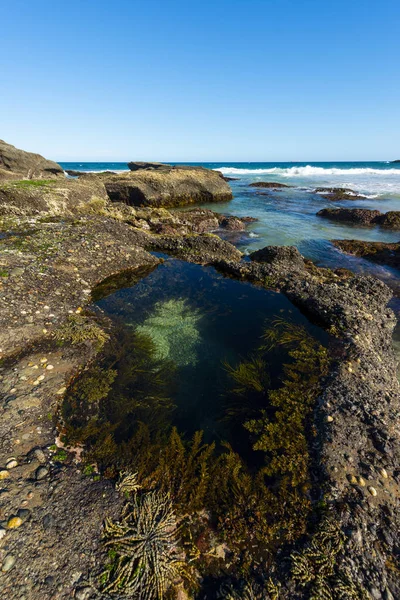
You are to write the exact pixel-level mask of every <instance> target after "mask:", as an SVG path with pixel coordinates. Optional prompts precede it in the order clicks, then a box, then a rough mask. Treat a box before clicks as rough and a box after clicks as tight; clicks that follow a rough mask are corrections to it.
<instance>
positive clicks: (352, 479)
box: [347, 475, 357, 485]
mask: <svg viewBox="0 0 400 600" xmlns="http://www.w3.org/2000/svg"><path fill="white" fill-rule="evenodd" d="M347 479H348V481H349V483H351V485H357V478H356V477H355V476H354V475H347Z"/></svg>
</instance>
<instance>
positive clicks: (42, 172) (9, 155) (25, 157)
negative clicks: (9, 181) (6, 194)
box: [0, 140, 65, 179]
mask: <svg viewBox="0 0 400 600" xmlns="http://www.w3.org/2000/svg"><path fill="white" fill-rule="evenodd" d="M0 169H1V170H2V172H3V174H4V172H5V173H7V172H9V173H10V174H11V178H15V176H14V174H15V173H18V175H19V176H20V178H21V179H22V178H23V177H24V178H27V179H53V178H55V177H58V176H62V177H65V174H64V171H63V169H62V167H60V165H58V164H57V163H56V162H53V161H52V160H47V159H46V158H44V157H43V156H41V155H40V154H34V153H33V152H25V150H19V149H18V148H15V146H12V145H11V144H7V143H6V142H4V141H3V140H0Z"/></svg>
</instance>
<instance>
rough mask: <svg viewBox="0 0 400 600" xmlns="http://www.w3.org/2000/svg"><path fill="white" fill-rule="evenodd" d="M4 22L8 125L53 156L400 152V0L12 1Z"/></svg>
mask: <svg viewBox="0 0 400 600" xmlns="http://www.w3.org/2000/svg"><path fill="white" fill-rule="evenodd" d="M0 24H1V35H0V138H2V139H5V140H6V141H8V142H10V143H13V144H14V145H16V146H18V147H22V148H24V149H27V150H31V151H37V152H40V153H41V154H44V155H45V156H47V157H48V158H52V159H55V160H59V161H63V160H64V161H66V160H71V161H74V160H99V161H103V160H129V159H131V160H135V159H136V160H140V159H145V160H150V159H153V160H162V161H168V160H170V161H180V160H181V161H223V160H224V161H233V160H236V161H253V160H259V161H279V160H282V161H286V160H293V161H297V160H299V161H307V160H309V161H312V160H313V161H316V160H321V161H323V160H381V159H382V160H385V159H396V158H400V2H399V0H380V1H378V0H364V1H361V0H345V1H344V0H214V1H213V2H210V1H208V0H203V1H198V0H114V1H112V0H68V1H60V0H52V1H51V2H50V1H45V0H35V1H33V0H25V1H22V0H13V2H9V1H8V0H0Z"/></svg>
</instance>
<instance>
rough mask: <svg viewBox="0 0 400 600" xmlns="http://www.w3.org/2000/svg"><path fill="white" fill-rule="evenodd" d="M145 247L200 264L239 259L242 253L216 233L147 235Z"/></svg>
mask: <svg viewBox="0 0 400 600" xmlns="http://www.w3.org/2000/svg"><path fill="white" fill-rule="evenodd" d="M148 240H149V241H148V243H147V244H146V246H145V247H146V248H147V249H148V250H158V251H161V252H166V253H167V254H172V255H174V256H177V257H178V258H181V259H184V260H187V261H189V262H194V263H198V264H202V265H206V264H210V265H211V264H217V263H219V261H221V260H222V261H228V262H236V261H240V259H241V257H242V253H241V252H240V251H239V250H237V248H235V246H233V245H232V244H230V243H229V242H227V241H225V240H222V239H221V238H219V237H218V236H217V235H213V234H211V233H205V234H202V235H193V234H191V235H183V236H173V235H172V236H162V235H159V236H152V237H151V236H149V238H148Z"/></svg>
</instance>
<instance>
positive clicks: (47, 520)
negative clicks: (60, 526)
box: [42, 513, 54, 529]
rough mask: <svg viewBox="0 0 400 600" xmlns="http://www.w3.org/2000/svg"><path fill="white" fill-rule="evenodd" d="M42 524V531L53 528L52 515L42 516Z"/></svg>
mask: <svg viewBox="0 0 400 600" xmlns="http://www.w3.org/2000/svg"><path fill="white" fill-rule="evenodd" d="M42 524H43V529H51V527H53V526H54V517H53V515H51V514H50V513H49V514H47V515H44V517H43V520H42Z"/></svg>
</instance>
